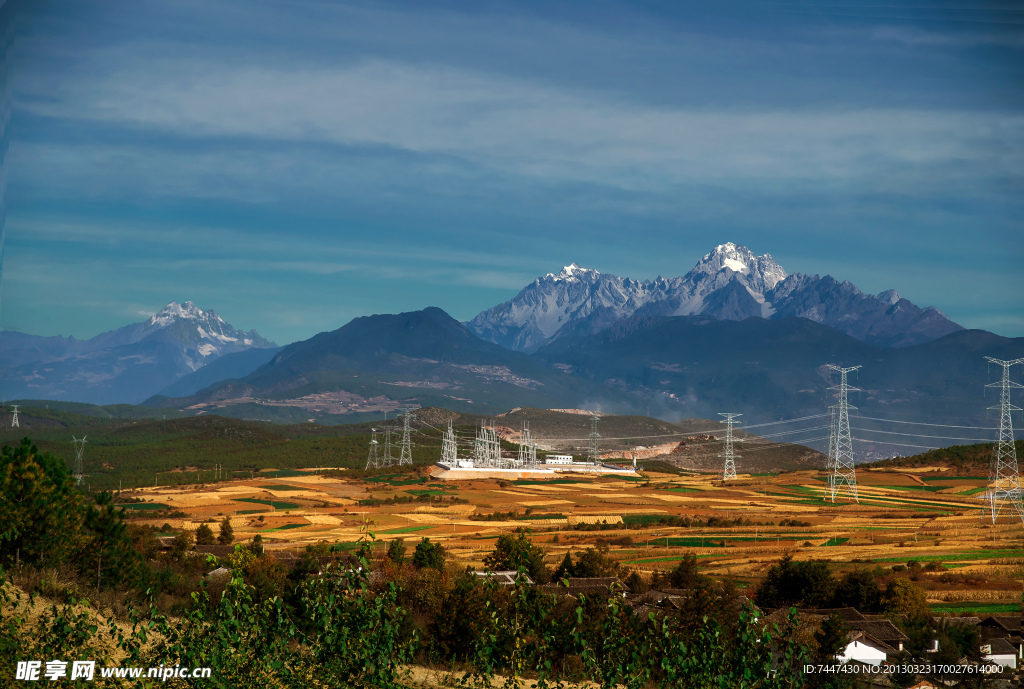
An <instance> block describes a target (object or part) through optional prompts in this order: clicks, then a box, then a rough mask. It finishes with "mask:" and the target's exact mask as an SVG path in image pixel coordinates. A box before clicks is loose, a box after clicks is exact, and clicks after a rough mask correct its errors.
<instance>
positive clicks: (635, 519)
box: [622, 514, 669, 526]
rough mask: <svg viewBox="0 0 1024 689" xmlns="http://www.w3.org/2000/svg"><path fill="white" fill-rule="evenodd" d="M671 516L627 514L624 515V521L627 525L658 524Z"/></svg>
mask: <svg viewBox="0 0 1024 689" xmlns="http://www.w3.org/2000/svg"><path fill="white" fill-rule="evenodd" d="M668 516H669V515H666V514H626V515H623V517H622V521H623V522H625V523H626V524H643V525H644V526H647V525H648V524H657V523H658V522H660V521H661V520H662V519H665V518H666V517H668Z"/></svg>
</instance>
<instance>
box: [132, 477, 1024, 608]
mask: <svg viewBox="0 0 1024 689" xmlns="http://www.w3.org/2000/svg"><path fill="white" fill-rule="evenodd" d="M943 471H948V468H942V467H936V469H935V471H934V472H933V473H934V474H935V475H929V473H928V472H922V471H920V470H919V469H917V470H915V471H914V472H912V473H911V472H901V471H898V470H892V471H879V470H872V471H864V472H859V480H860V485H859V502H858V501H855V500H853V499H852V498H851V497H850V496H848V495H847V494H846V493H843V494H841V495H839V496H838V497H837V498H836V501H835V502H832V500H831V499H830V496H828V495H827V493H826V491H827V485H826V483H825V481H824V475H823V473H821V472H817V471H800V472H788V473H781V474H779V475H763V476H752V475H740V477H739V478H738V479H737V480H736V481H731V482H728V483H727V484H725V485H723V484H722V481H721V480H719V479H718V478H717V477H715V476H710V475H695V476H679V475H671V474H659V473H653V472H651V473H645V474H643V476H642V478H641V479H640V480H635V481H622V480H617V479H614V478H606V477H593V476H583V475H569V476H565V477H562V478H559V479H556V480H552V481H542V480H521V481H499V480H496V479H495V480H490V479H474V480H467V481H447V482H440V481H435V480H432V479H431V477H430V471H429V467H427V468H417V469H413V470H411V471H409V472H406V473H397V474H391V475H387V476H376V477H370V478H356V477H352V478H348V477H346V476H345V472H343V471H342V472H335V473H334V474H333V475H332V477H325V476H322V475H317V474H315V473H314V472H313V471H312V470H309V471H297V472H295V473H296V474H297V475H295V476H282V475H280V474H277V473H276V472H263V474H262V476H265V477H261V478H255V479H251V478H250V479H241V480H235V481H225V482H221V483H216V484H208V485H202V486H193V487H191V488H190V487H181V486H176V487H167V488H143V489H138V490H135V491H132V492H130V493H127V495H128V496H129V497H132V498H141V499H142V500H144V501H145V502H142V503H133V504H130V505H127V506H128V507H130V508H131V510H130V512H129V514H130V518H131V519H132V520H133V521H138V522H143V523H151V524H155V525H157V526H160V525H162V524H163V523H165V522H170V523H171V524H172V526H175V527H177V528H188V525H191V524H198V523H200V522H201V521H203V520H206V519H217V520H219V519H221V518H223V516H224V515H235V518H234V519H233V520H232V525H233V526H234V529H235V535H236V538H238V539H239V540H248V539H250V538H251V537H252V536H253V535H255V534H256V533H260V534H261V535H262V537H263V539H264V543H265V544H267V546H268V548H269V549H270V550H271V551H273V550H275V549H280V548H301V547H304V546H306V545H309V544H313V543H318V542H327V543H337V544H347V545H346V546H345V547H349V546H351V544H353V543H356V542H358V541H359V540H360V538H363V537H364V536H365V534H366V533H367V531H369V530H372V531H373V533H374V534H375V537H376V539H377V540H378V541H381V542H383V543H386V542H388V541H391V540H393V539H396V538H403V539H408V540H410V541H411V542H415V541H418V540H419V539H420V538H422V537H427V538H430V539H431V540H432V541H439V542H441V543H442V544H443V545H444V546H445V547H446V548H447V549H448V552H449V556H450V557H451V558H453V559H454V560H456V561H457V562H458V563H459V564H460V565H470V566H473V567H476V568H479V567H482V566H483V559H484V557H485V556H486V555H487V554H488V553H490V551H491V550H492V549H493V546H494V540H495V539H496V538H497V537H498V536H499V535H500V534H502V533H508V532H512V531H515V530H520V529H521V530H524V531H527V532H528V533H529V534H530V535H531V538H532V539H533V540H534V541H535V542H536V543H538V544H539V545H540V546H542V547H543V548H544V550H545V552H546V561H547V562H548V563H549V564H551V565H552V566H556V565H557V564H558V562H560V561H561V560H562V558H563V557H564V555H565V553H566V551H574V552H577V551H580V550H582V549H584V548H587V547H593V546H594V545H595V544H596V543H598V541H599V539H603V540H604V541H605V542H607V543H609V544H610V545H609V547H610V553H611V555H612V556H613V557H615V558H617V559H618V560H619V561H620V563H621V564H622V566H623V567H625V568H629V569H636V570H637V571H639V572H640V573H641V575H649V574H650V573H652V572H654V571H656V570H665V569H669V568H672V567H674V566H675V565H676V564H677V563H678V562H679V561H680V560H681V559H682V558H683V556H684V555H685V554H687V553H693V554H694V555H695V556H696V558H697V560H698V563H699V566H700V568H701V570H702V571H703V572H704V573H705V574H708V575H710V576H712V577H716V578H730V579H732V580H733V581H734V582H735V583H736V585H737V586H739V587H741V588H742V587H751V586H756V584H757V583H758V581H759V580H760V578H761V577H762V576H763V575H764V573H765V571H766V570H767V568H768V567H770V566H771V565H772V564H773V563H775V562H776V561H777V560H778V559H779V558H780V557H782V556H783V555H784V554H786V553H791V554H793V556H794V557H795V558H797V559H820V560H827V561H829V562H831V563H832V565H833V567H834V568H835V569H836V570H837V572H842V571H845V570H848V569H852V568H855V567H864V566H869V567H875V566H880V567H883V568H885V569H891V568H893V567H898V566H901V565H902V566H905V565H906V564H907V563H908V562H910V561H913V560H916V561H918V562H920V563H921V564H922V565H924V564H927V563H933V562H938V563H942V565H943V566H944V568H945V570H948V571H950V572H955V573H956V574H957V575H958V576H961V575H962V576H961V579H962V580H963V581H964V582H970V581H972V576H975V575H978V576H981V575H984V576H988V577H993V576H995V577H999V578H1001V580H1004V581H1009V580H1014V581H1021V580H1024V529H1022V528H1021V526H1020V524H1019V523H1016V524H1012V525H1011V524H1009V523H1008V522H1007V520H1006V517H1003V518H1002V519H1001V520H1000V522H999V523H997V524H995V525H993V524H992V523H991V519H990V518H989V516H988V512H987V510H986V507H987V505H986V503H985V502H984V500H983V499H982V498H981V497H980V496H979V495H978V494H979V493H982V492H984V490H985V484H986V479H984V478H979V477H974V476H962V477H956V476H948V475H943V474H942V472H943ZM270 474H274V475H270ZM953 488H955V489H956V491H951V490H948V489H953ZM278 495H281V496H284V495H287V496H288V497H287V501H282V500H278V499H275V498H276V497H278ZM366 501H369V504H361V503H366ZM243 507H244V508H246V509H243ZM164 508H165V509H164ZM171 511H174V512H175V513H176V512H177V511H181V512H184V513H185V514H186V515H187V518H186V519H182V518H180V516H179V518H178V519H173V518H170V517H169V513H170V512H171ZM945 570H943V571H945ZM933 575H934V576H938V572H934V573H929V574H928V575H927V576H933ZM975 578H977V577H975ZM959 580H960V579H958V581H959ZM971 587H972V584H970V583H964V584H963V585H962V586H961V589H962V590H951V589H950V588H949V587H948V586H947V587H945V588H944V589H942V590H941V591H935V592H934V596H935V598H934V599H932V600H931V603H932V605H933V606H935V609H936V610H944V609H945V608H947V607H950V608H952V607H956V606H957V605H961V606H962V605H967V606H968V608H957V609H958V610H960V609H965V610H966V609H970V610H974V609H975V608H978V609H980V608H981V607H984V606H1007V605H1009V606H1012V605H1014V604H1016V605H1018V606H1019V603H1020V587H1019V586H1018V588H1017V592H1016V599H1015V600H1014V599H1013V596H1012V595H1010V593H1012V592H1010V593H1006V592H1003V593H1006V595H1005V596H1004V598H1005V599H1004V598H999V596H1001V595H1003V593H1000V592H999V591H987V590H986V591H981V590H978V591H974V590H972V588H971ZM954 588H955V586H954ZM930 595H932V594H930ZM971 601H975V602H974V603H972V602H971ZM971 605H974V606H975V607H974V608H971V607H969V606H971ZM998 609H999V610H1003V608H998Z"/></svg>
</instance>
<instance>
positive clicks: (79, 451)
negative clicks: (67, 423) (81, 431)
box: [71, 435, 89, 486]
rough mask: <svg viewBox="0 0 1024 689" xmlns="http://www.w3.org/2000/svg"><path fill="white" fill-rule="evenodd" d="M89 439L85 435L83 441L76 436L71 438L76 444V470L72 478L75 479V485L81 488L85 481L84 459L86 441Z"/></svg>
mask: <svg viewBox="0 0 1024 689" xmlns="http://www.w3.org/2000/svg"><path fill="white" fill-rule="evenodd" d="M88 437H89V436H87V435H83V436H82V439H81V440H79V439H78V438H76V437H75V436H71V442H73V443H74V444H75V470H74V472H73V473H72V476H74V477H75V483H76V484H77V485H79V486H80V485H82V481H83V480H84V479H85V469H84V465H85V462H84V461H83V458H84V457H85V439H86V438H88Z"/></svg>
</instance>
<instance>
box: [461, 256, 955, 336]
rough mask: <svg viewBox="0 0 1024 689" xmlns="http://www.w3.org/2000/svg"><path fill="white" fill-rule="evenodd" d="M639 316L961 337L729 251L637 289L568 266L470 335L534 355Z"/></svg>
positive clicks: (900, 304)
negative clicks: (570, 336)
mask: <svg viewBox="0 0 1024 689" xmlns="http://www.w3.org/2000/svg"><path fill="white" fill-rule="evenodd" d="M637 312H642V313H647V314H651V315H654V314H657V315H664V316H691V315H709V316H714V317H716V318H718V319H722V320H743V319H745V318H749V317H753V316H756V317H760V318H765V319H779V318H786V317H790V316H797V317H801V318H807V319H809V320H813V321H816V322H819V323H823V324H825V325H829V326H831V327H833V328H835V329H837V330H839V331H840V332H845V333H846V334H848V335H851V336H853V337H855V338H857V339H859V340H862V341H864V342H868V343H870V344H877V345H882V346H889V347H902V346H909V345H912V344H917V343H920V342H926V341H929V340H933V339H936V338H938V337H942V336H943V335H947V334H949V333H950V332H955V331H957V330H960V329H962V328H961V326H959V325H958V324H956V323H954V322H953V321H951V320H950V319H949V317H948V316H946V315H945V314H944V313H942V312H941V311H939V310H938V309H936V308H934V307H928V308H924V309H922V308H920V307H918V306H916V305H915V304H913V303H912V302H910V301H909V300H907V299H904V298H902V297H900V296H899V293H898V292H897V291H896V290H895V289H889V290H885V291H883V292H881V293H879V295H869V294H865V293H864V292H861V290H859V289H858V288H857V287H856V286H855V285H853V284H852V283H850V282H848V281H843V282H839V281H837V280H836V279H835V278H833V277H831V276H829V275H826V276H825V277H821V276H818V275H805V274H802V273H794V274H792V275H788V274H787V273H786V271H785V269H783V268H782V266H780V265H779V264H778V263H777V262H776V261H775V259H774V258H772V256H771V254H767V253H766V254H763V255H761V256H757V255H755V254H754V253H753V252H752V251H751V250H750V249H748V248H747V247H744V246H738V245H736V244H733V243H732V242H727V243H725V244H720V245H718V246H716V247H715V248H714V249H713V250H712V251H710V252H709V253H707V254H706V255H704V256H703V257H702V258H701V259H700V261H698V262H697V264H696V265H695V266H694V267H693V268H692V269H690V270H689V271H687V272H686V274H685V275H683V276H682V277H676V278H663V277H660V276H659V277H657V278H655V279H654V280H646V281H643V282H640V281H637V280H633V279H631V278H628V277H627V278H621V277H618V276H615V275H608V274H603V273H600V272H599V271H597V270H594V269H590V268H582V267H580V266H579V265H578V264H576V263H571V264H570V265H568V266H566V267H565V268H563V269H562V271H561V272H559V273H557V274H556V273H548V274H547V275H545V276H543V277H538V278H536V279H535V280H534V281H533V282H532V283H530V284H529V285H527V286H526V287H524V288H523V289H522V290H521V291H520V292H519V293H518V294H517V295H516V296H515V297H513V298H512V299H510V300H508V301H506V302H503V303H501V304H498V305H497V306H494V307H492V308H490V309H486V310H484V311H481V312H480V313H479V314H477V315H476V316H475V317H474V318H472V319H470V320H469V321H466V325H467V327H469V328H470V329H471V330H472V331H473V332H474V333H476V334H477V335H478V336H480V337H481V338H483V339H486V340H489V341H491V342H495V343H497V344H500V345H502V346H504V347H507V348H509V349H514V350H516V351H522V352H527V353H531V352H535V351H537V350H538V349H540V348H541V347H543V346H545V345H547V344H550V343H551V342H553V341H554V340H555V339H557V338H559V337H561V336H562V335H563V334H565V333H568V332H574V333H579V332H580V331H581V327H582V329H583V330H585V331H588V332H590V333H591V334H593V333H596V332H599V331H600V330H601V329H603V328H605V327H608V326H610V325H611V324H612V323H614V322H615V321H617V320H620V319H622V318H628V317H630V316H632V315H633V314H635V313H637ZM580 323H585V324H586V325H584V326H580V325H579V324H580ZM567 328H568V330H567Z"/></svg>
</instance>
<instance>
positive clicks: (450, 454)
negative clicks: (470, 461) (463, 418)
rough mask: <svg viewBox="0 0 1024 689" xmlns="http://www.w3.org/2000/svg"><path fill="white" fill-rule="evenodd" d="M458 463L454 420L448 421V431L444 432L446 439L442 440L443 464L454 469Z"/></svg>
mask: <svg viewBox="0 0 1024 689" xmlns="http://www.w3.org/2000/svg"><path fill="white" fill-rule="evenodd" d="M457 461H458V445H457V444H456V442H455V429H454V428H452V420H451V419H448V430H446V431H445V432H444V437H443V438H442V439H441V464H444V465H446V466H448V467H449V468H451V469H454V468H455V467H456V462H457Z"/></svg>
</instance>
